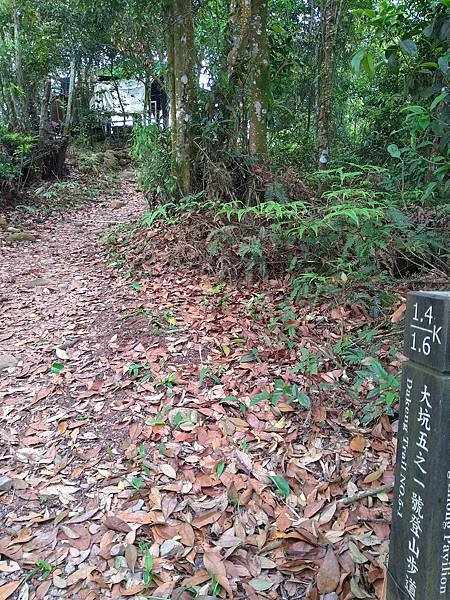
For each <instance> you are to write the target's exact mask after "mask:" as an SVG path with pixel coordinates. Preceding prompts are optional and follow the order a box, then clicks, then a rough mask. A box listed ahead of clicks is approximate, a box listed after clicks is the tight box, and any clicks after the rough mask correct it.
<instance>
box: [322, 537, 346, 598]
mask: <svg viewBox="0 0 450 600" xmlns="http://www.w3.org/2000/svg"><path fill="white" fill-rule="evenodd" d="M340 578H341V569H340V566H339V563H338V560H337V558H336V555H335V553H334V552H333V548H332V547H331V546H328V549H327V553H326V555H325V558H324V559H323V561H322V564H321V565H320V569H319V571H318V573H317V589H318V590H319V592H320V593H321V594H328V593H329V592H334V591H335V590H336V588H337V586H338V585H339V581H340Z"/></svg>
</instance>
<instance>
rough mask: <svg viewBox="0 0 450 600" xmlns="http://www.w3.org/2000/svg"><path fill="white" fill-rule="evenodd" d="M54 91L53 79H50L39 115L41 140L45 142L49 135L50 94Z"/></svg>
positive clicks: (46, 84)
mask: <svg viewBox="0 0 450 600" xmlns="http://www.w3.org/2000/svg"><path fill="white" fill-rule="evenodd" d="M51 91H52V81H51V79H48V80H47V81H46V83H45V87H44V94H43V96H42V102H41V113H40V116H39V142H40V144H45V141H46V139H47V135H48V105H49V104H50V94H51Z"/></svg>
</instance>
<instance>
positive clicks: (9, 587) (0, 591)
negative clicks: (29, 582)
mask: <svg viewBox="0 0 450 600" xmlns="http://www.w3.org/2000/svg"><path fill="white" fill-rule="evenodd" d="M21 583H22V581H21V580H20V581H11V582H10V583H5V585H2V586H1V587H0V600H7V598H10V597H11V596H12V595H13V594H14V592H15V591H16V590H17V588H18V587H19V585H20V584H21Z"/></svg>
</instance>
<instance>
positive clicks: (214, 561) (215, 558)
mask: <svg viewBox="0 0 450 600" xmlns="http://www.w3.org/2000/svg"><path fill="white" fill-rule="evenodd" d="M203 563H204V565H205V567H206V570H207V571H208V572H209V573H211V574H212V575H214V577H215V578H216V579H217V581H218V583H219V584H220V585H221V586H222V587H223V589H224V590H225V591H226V593H227V595H228V597H229V598H233V591H232V589H231V587H230V583H229V581H228V577H227V571H226V569H225V564H224V562H223V559H222V557H221V556H220V554H219V552H216V551H214V550H210V549H209V550H205V553H204V555H203Z"/></svg>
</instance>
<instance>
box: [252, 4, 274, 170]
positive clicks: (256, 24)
mask: <svg viewBox="0 0 450 600" xmlns="http://www.w3.org/2000/svg"><path fill="white" fill-rule="evenodd" d="M267 4H268V2H267V0H252V1H251V11H252V16H251V22H252V30H253V39H252V42H251V58H252V103H251V108H250V132H249V150H250V154H251V155H252V156H256V157H258V158H265V157H266V156H267V112H268V109H269V99H270V76H269V46H268V41H267Z"/></svg>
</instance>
